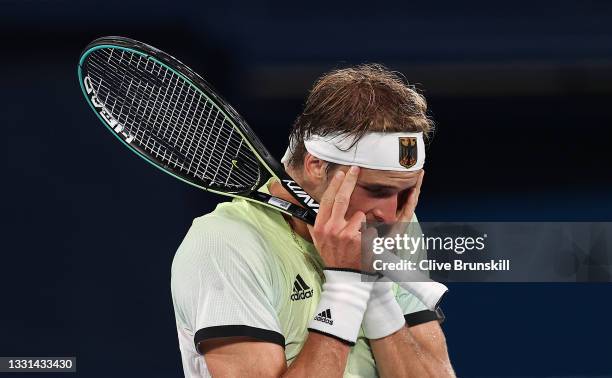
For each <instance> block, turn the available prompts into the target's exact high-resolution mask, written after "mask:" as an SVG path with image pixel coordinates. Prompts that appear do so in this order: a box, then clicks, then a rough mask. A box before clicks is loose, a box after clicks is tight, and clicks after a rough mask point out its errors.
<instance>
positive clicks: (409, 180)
mask: <svg viewBox="0 0 612 378" xmlns="http://www.w3.org/2000/svg"><path fill="white" fill-rule="evenodd" d="M336 169H341V170H343V171H344V172H346V171H347V170H348V169H349V167H347V166H340V167H338V168H336ZM420 172H421V170H419V171H414V172H396V171H380V170H375V169H367V168H361V169H360V171H359V178H358V180H357V185H355V190H353V194H352V196H351V201H350V203H349V208H348V210H347V212H346V219H349V218H350V217H351V216H352V215H353V213H355V212H356V211H363V212H364V213H365V214H366V219H367V221H368V222H385V223H391V222H395V221H396V220H397V212H398V210H399V209H401V207H402V206H403V205H404V203H405V202H406V199H407V197H408V194H409V192H410V189H411V188H413V187H414V186H415V185H416V183H417V179H418V176H419V173H420ZM332 174H333V172H331V171H330V173H329V177H331V175H332Z"/></svg>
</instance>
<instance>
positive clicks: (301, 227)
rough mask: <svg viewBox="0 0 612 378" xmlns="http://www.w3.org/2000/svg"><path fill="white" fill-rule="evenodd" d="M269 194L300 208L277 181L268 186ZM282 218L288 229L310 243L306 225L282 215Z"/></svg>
mask: <svg viewBox="0 0 612 378" xmlns="http://www.w3.org/2000/svg"><path fill="white" fill-rule="evenodd" d="M269 189H270V194H272V195H273V196H275V197H278V198H282V199H284V200H285V201H289V202H291V203H293V204H295V205H298V206H301V205H300V203H299V202H298V201H297V200H296V199H295V198H293V196H292V195H291V194H290V193H289V192H288V191H287V189H285V188H283V185H282V184H281V183H280V182H278V181H276V180H275V181H273V182H272V184H271V185H270V188H269ZM283 217H284V218H285V219H286V220H287V223H288V224H289V227H291V228H292V229H293V231H294V232H295V233H296V234H298V235H300V236H301V237H302V238H304V239H305V240H308V241H312V237H311V236H310V232H309V231H308V225H307V224H306V223H305V222H302V221H301V220H299V219H297V218H294V217H291V216H289V215H286V214H283Z"/></svg>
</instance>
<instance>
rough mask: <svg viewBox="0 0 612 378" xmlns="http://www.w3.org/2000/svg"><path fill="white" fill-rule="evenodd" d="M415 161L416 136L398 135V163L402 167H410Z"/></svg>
mask: <svg viewBox="0 0 612 378" xmlns="http://www.w3.org/2000/svg"><path fill="white" fill-rule="evenodd" d="M416 162H417V138H415V137H399V163H400V165H401V166H402V167H404V168H411V167H413V166H414V165H415V164H416Z"/></svg>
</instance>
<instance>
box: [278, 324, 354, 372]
mask: <svg viewBox="0 0 612 378" xmlns="http://www.w3.org/2000/svg"><path fill="white" fill-rule="evenodd" d="M349 350H350V347H349V346H348V344H346V343H344V342H342V341H339V340H336V339H334V338H332V337H329V336H325V335H321V334H318V333H315V332H310V333H309V335H308V339H307V340H306V343H305V344H304V347H303V348H302V350H301V351H300V354H299V355H298V357H297V358H296V359H295V361H293V363H292V364H291V365H290V366H289V368H288V369H287V371H286V372H285V373H284V374H283V375H282V376H283V377H342V375H343V374H344V369H345V366H346V361H347V359H348V355H349Z"/></svg>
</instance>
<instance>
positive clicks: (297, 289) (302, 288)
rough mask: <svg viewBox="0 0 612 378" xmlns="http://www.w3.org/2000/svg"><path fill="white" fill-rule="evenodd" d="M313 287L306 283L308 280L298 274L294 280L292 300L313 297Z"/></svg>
mask: <svg viewBox="0 0 612 378" xmlns="http://www.w3.org/2000/svg"><path fill="white" fill-rule="evenodd" d="M312 293H313V289H311V288H310V286H308V285H306V282H304V280H303V279H302V277H300V275H299V274H298V275H297V276H295V281H293V294H291V300H292V301H299V300H300V299H306V298H310V297H312Z"/></svg>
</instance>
